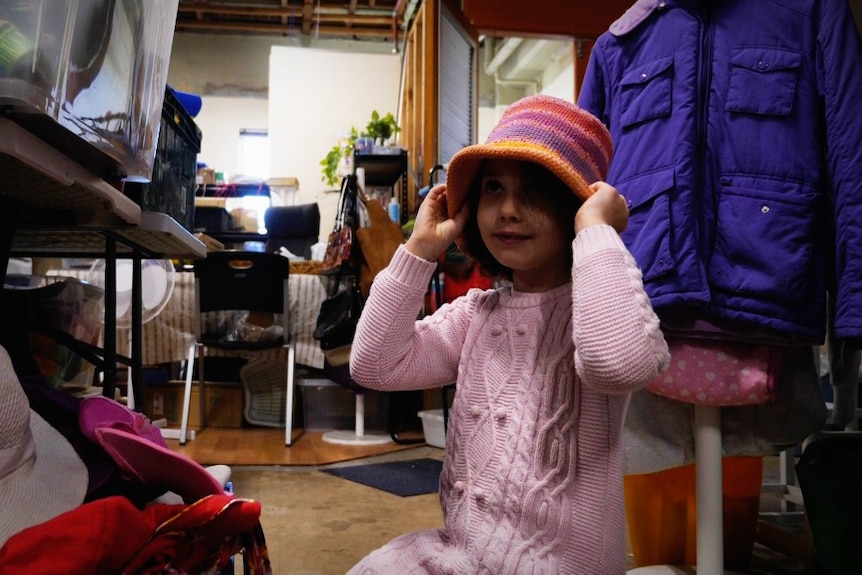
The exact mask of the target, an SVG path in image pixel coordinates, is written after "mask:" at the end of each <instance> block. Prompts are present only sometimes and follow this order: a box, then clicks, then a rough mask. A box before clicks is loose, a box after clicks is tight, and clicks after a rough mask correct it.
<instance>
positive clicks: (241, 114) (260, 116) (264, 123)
mask: <svg viewBox="0 0 862 575" xmlns="http://www.w3.org/2000/svg"><path fill="white" fill-rule="evenodd" d="M202 102H203V103H202V105H201V111H200V114H198V116H197V117H196V118H195V123H196V124H197V125H198V127H199V128H200V129H201V134H202V137H201V153H200V154H198V162H205V163H206V164H207V165H208V166H209V167H211V168H213V169H214V170H216V171H217V172H224V174H225V177H226V178H228V179H230V178H232V177H233V176H236V175H238V168H237V166H238V165H239V164H238V161H239V131H240V130H241V129H243V128H246V129H249V128H250V129H262V130H266V129H268V126H269V107H268V104H267V101H266V100H264V99H260V98H223V97H218V96H204V97H202Z"/></svg>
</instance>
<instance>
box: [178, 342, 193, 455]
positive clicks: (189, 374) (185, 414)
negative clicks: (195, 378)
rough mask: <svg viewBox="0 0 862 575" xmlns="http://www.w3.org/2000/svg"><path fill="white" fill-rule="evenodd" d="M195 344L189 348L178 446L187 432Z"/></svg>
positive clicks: (185, 437)
mask: <svg viewBox="0 0 862 575" xmlns="http://www.w3.org/2000/svg"><path fill="white" fill-rule="evenodd" d="M196 348H197V344H194V343H193V344H192V345H191V346H189V360H188V365H187V366H186V387H185V390H184V391H183V417H182V419H181V420H180V445H185V444H186V439H187V438H188V432H189V408H190V405H191V401H192V373H193V372H194V367H195V352H196Z"/></svg>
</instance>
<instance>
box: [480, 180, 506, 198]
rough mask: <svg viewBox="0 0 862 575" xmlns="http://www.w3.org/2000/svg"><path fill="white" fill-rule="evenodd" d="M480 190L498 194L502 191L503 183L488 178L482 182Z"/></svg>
mask: <svg viewBox="0 0 862 575" xmlns="http://www.w3.org/2000/svg"><path fill="white" fill-rule="evenodd" d="M482 190H483V191H485V192H486V193H489V194H499V193H500V192H502V191H503V184H501V183H500V181H499V180H495V179H493V178H489V179H487V180H485V181H484V182H482Z"/></svg>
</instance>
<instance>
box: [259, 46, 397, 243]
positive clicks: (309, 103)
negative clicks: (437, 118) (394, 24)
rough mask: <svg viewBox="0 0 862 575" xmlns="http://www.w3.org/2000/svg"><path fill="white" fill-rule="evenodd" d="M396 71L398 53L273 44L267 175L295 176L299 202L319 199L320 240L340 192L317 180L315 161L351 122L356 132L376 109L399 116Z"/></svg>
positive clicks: (330, 222) (317, 162) (331, 220)
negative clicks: (348, 51)
mask: <svg viewBox="0 0 862 575" xmlns="http://www.w3.org/2000/svg"><path fill="white" fill-rule="evenodd" d="M400 75H401V56H400V55H398V54H353V53H346V52H336V51H332V50H325V49H314V48H301V47H286V46H273V47H272V51H271V53H270V76H269V137H270V144H271V166H272V176H273V177H284V176H292V177H295V178H298V179H299V194H298V200H297V201H298V203H312V202H317V203H318V205H319V206H320V216H321V234H320V237H321V240H325V239H326V237H327V235H328V234H329V232H330V231H331V230H332V226H333V223H334V222H335V207H336V203H337V200H338V194H337V193H334V192H333V190H332V189H331V188H329V187H327V186H326V185H325V184H324V183H323V181H322V180H321V166H320V161H321V160H322V159H323V158H324V157H325V156H326V154H327V152H329V150H330V149H331V148H332V146H333V145H335V144H336V143H337V141H338V138H339V136H342V135H344V134H346V133H347V132H349V131H350V128H351V126H355V127H356V128H357V129H358V130H360V131H361V130H362V129H363V128H365V125H366V124H367V123H368V120H370V119H371V113H372V111H373V110H377V111H378V112H379V113H380V114H381V115H385V114H386V113H388V112H392V113H393V114H395V115H396V117H397V115H398V109H397V106H398V90H399V85H400ZM328 191H329V192H333V193H327V192H328ZM335 192H337V190H335Z"/></svg>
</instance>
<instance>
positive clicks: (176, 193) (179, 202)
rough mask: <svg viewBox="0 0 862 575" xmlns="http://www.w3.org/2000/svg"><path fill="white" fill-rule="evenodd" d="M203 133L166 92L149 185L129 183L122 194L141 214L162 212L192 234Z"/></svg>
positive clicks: (166, 90)
mask: <svg viewBox="0 0 862 575" xmlns="http://www.w3.org/2000/svg"><path fill="white" fill-rule="evenodd" d="M200 151H201V131H200V128H198V126H197V124H195V121H194V120H193V119H192V117H191V115H190V114H189V113H188V112H187V111H186V110H185V108H183V106H182V104H181V103H180V101H179V99H178V98H177V97H176V95H175V94H174V92H173V90H171V89H170V88H167V89H165V99H164V104H163V106H162V118H161V127H160V129H159V142H158V146H157V147H156V157H155V162H154V163H153V174H152V178H151V181H150V182H149V183H138V182H126V183H125V185H124V186H123V192H124V193H125V194H126V195H127V196H128V197H129V198H131V199H132V200H134V201H135V202H136V203H137V204H138V205H139V206H141V209H142V210H145V211H149V212H161V213H164V214H167V215H169V216H171V217H172V218H174V219H175V220H176V221H177V223H179V224H180V225H181V226H183V227H184V228H185V229H187V230H189V231H194V226H195V188H196V187H197V182H196V180H197V161H198V153H200Z"/></svg>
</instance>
